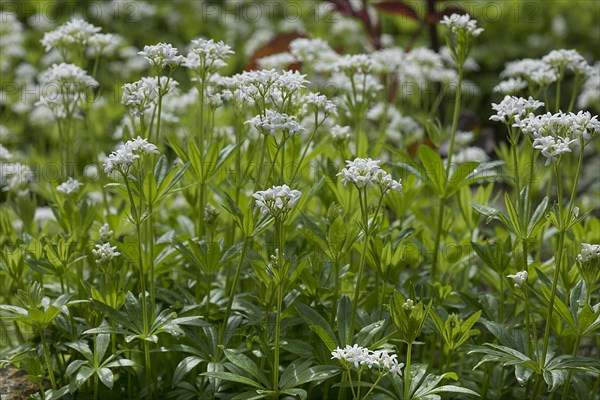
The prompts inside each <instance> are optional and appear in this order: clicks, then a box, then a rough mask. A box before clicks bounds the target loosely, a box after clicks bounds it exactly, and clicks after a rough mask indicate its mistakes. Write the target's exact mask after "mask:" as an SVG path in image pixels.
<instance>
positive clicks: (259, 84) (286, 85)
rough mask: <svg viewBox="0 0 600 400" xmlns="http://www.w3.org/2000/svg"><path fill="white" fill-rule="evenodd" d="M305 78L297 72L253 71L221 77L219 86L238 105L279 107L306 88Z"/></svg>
mask: <svg viewBox="0 0 600 400" xmlns="http://www.w3.org/2000/svg"><path fill="white" fill-rule="evenodd" d="M305 77H306V75H302V74H300V72H298V71H282V72H277V71H276V70H274V69H271V70H255V71H244V72H242V73H240V74H236V75H233V76H230V77H223V78H221V84H223V85H224V86H225V87H227V90H229V91H230V92H231V97H232V98H234V99H236V100H237V101H239V102H240V104H244V103H246V104H263V103H269V104H273V105H277V106H281V105H283V101H284V100H285V101H290V99H291V98H292V97H293V96H294V95H296V94H297V93H298V91H299V90H301V89H304V88H305V87H306V84H307V83H308V81H307V80H306V79H305ZM278 108H279V107H278Z"/></svg>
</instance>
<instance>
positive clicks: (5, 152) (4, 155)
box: [0, 144, 12, 160]
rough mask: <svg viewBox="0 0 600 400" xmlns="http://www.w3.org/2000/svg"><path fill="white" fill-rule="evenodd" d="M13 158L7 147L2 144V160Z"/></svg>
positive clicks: (0, 152)
mask: <svg viewBox="0 0 600 400" xmlns="http://www.w3.org/2000/svg"><path fill="white" fill-rule="evenodd" d="M11 158H12V154H11V153H10V151H8V149H7V148H6V147H4V146H3V145H1V144H0V160H10V159H11Z"/></svg>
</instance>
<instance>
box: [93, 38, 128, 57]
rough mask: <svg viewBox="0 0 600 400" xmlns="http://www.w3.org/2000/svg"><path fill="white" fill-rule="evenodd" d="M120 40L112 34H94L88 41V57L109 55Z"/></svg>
mask: <svg viewBox="0 0 600 400" xmlns="http://www.w3.org/2000/svg"><path fill="white" fill-rule="evenodd" d="M122 40H123V39H122V38H121V37H120V36H119V35H114V34H112V33H95V34H93V35H92V36H90V38H89V40H88V44H89V46H90V48H89V55H91V56H93V57H95V56H97V55H101V54H111V53H113V52H114V51H115V49H116V48H117V47H118V46H119V45H120V44H121V42H122Z"/></svg>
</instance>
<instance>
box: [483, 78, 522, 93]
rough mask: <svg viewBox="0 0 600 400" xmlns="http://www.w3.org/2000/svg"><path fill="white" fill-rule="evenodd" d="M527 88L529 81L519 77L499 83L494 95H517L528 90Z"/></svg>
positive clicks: (494, 89) (495, 87)
mask: <svg viewBox="0 0 600 400" xmlns="http://www.w3.org/2000/svg"><path fill="white" fill-rule="evenodd" d="M527 86H528V84H527V81H526V80H524V79H523V78H521V77H520V76H519V77H516V78H508V79H505V80H503V81H501V82H499V83H498V84H497V85H496V86H494V88H493V89H492V91H493V92H494V93H501V94H517V93H519V92H521V91H522V90H525V89H527Z"/></svg>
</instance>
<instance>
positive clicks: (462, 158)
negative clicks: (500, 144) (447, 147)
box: [452, 147, 490, 164]
mask: <svg viewBox="0 0 600 400" xmlns="http://www.w3.org/2000/svg"><path fill="white" fill-rule="evenodd" d="M489 159H490V157H489V156H488V155H487V153H486V152H485V150H483V149H482V148H481V147H467V148H466V149H463V150H461V151H459V152H458V153H456V155H455V156H454V158H452V162H455V163H457V164H461V163H465V162H469V161H474V162H486V161H489Z"/></svg>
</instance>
